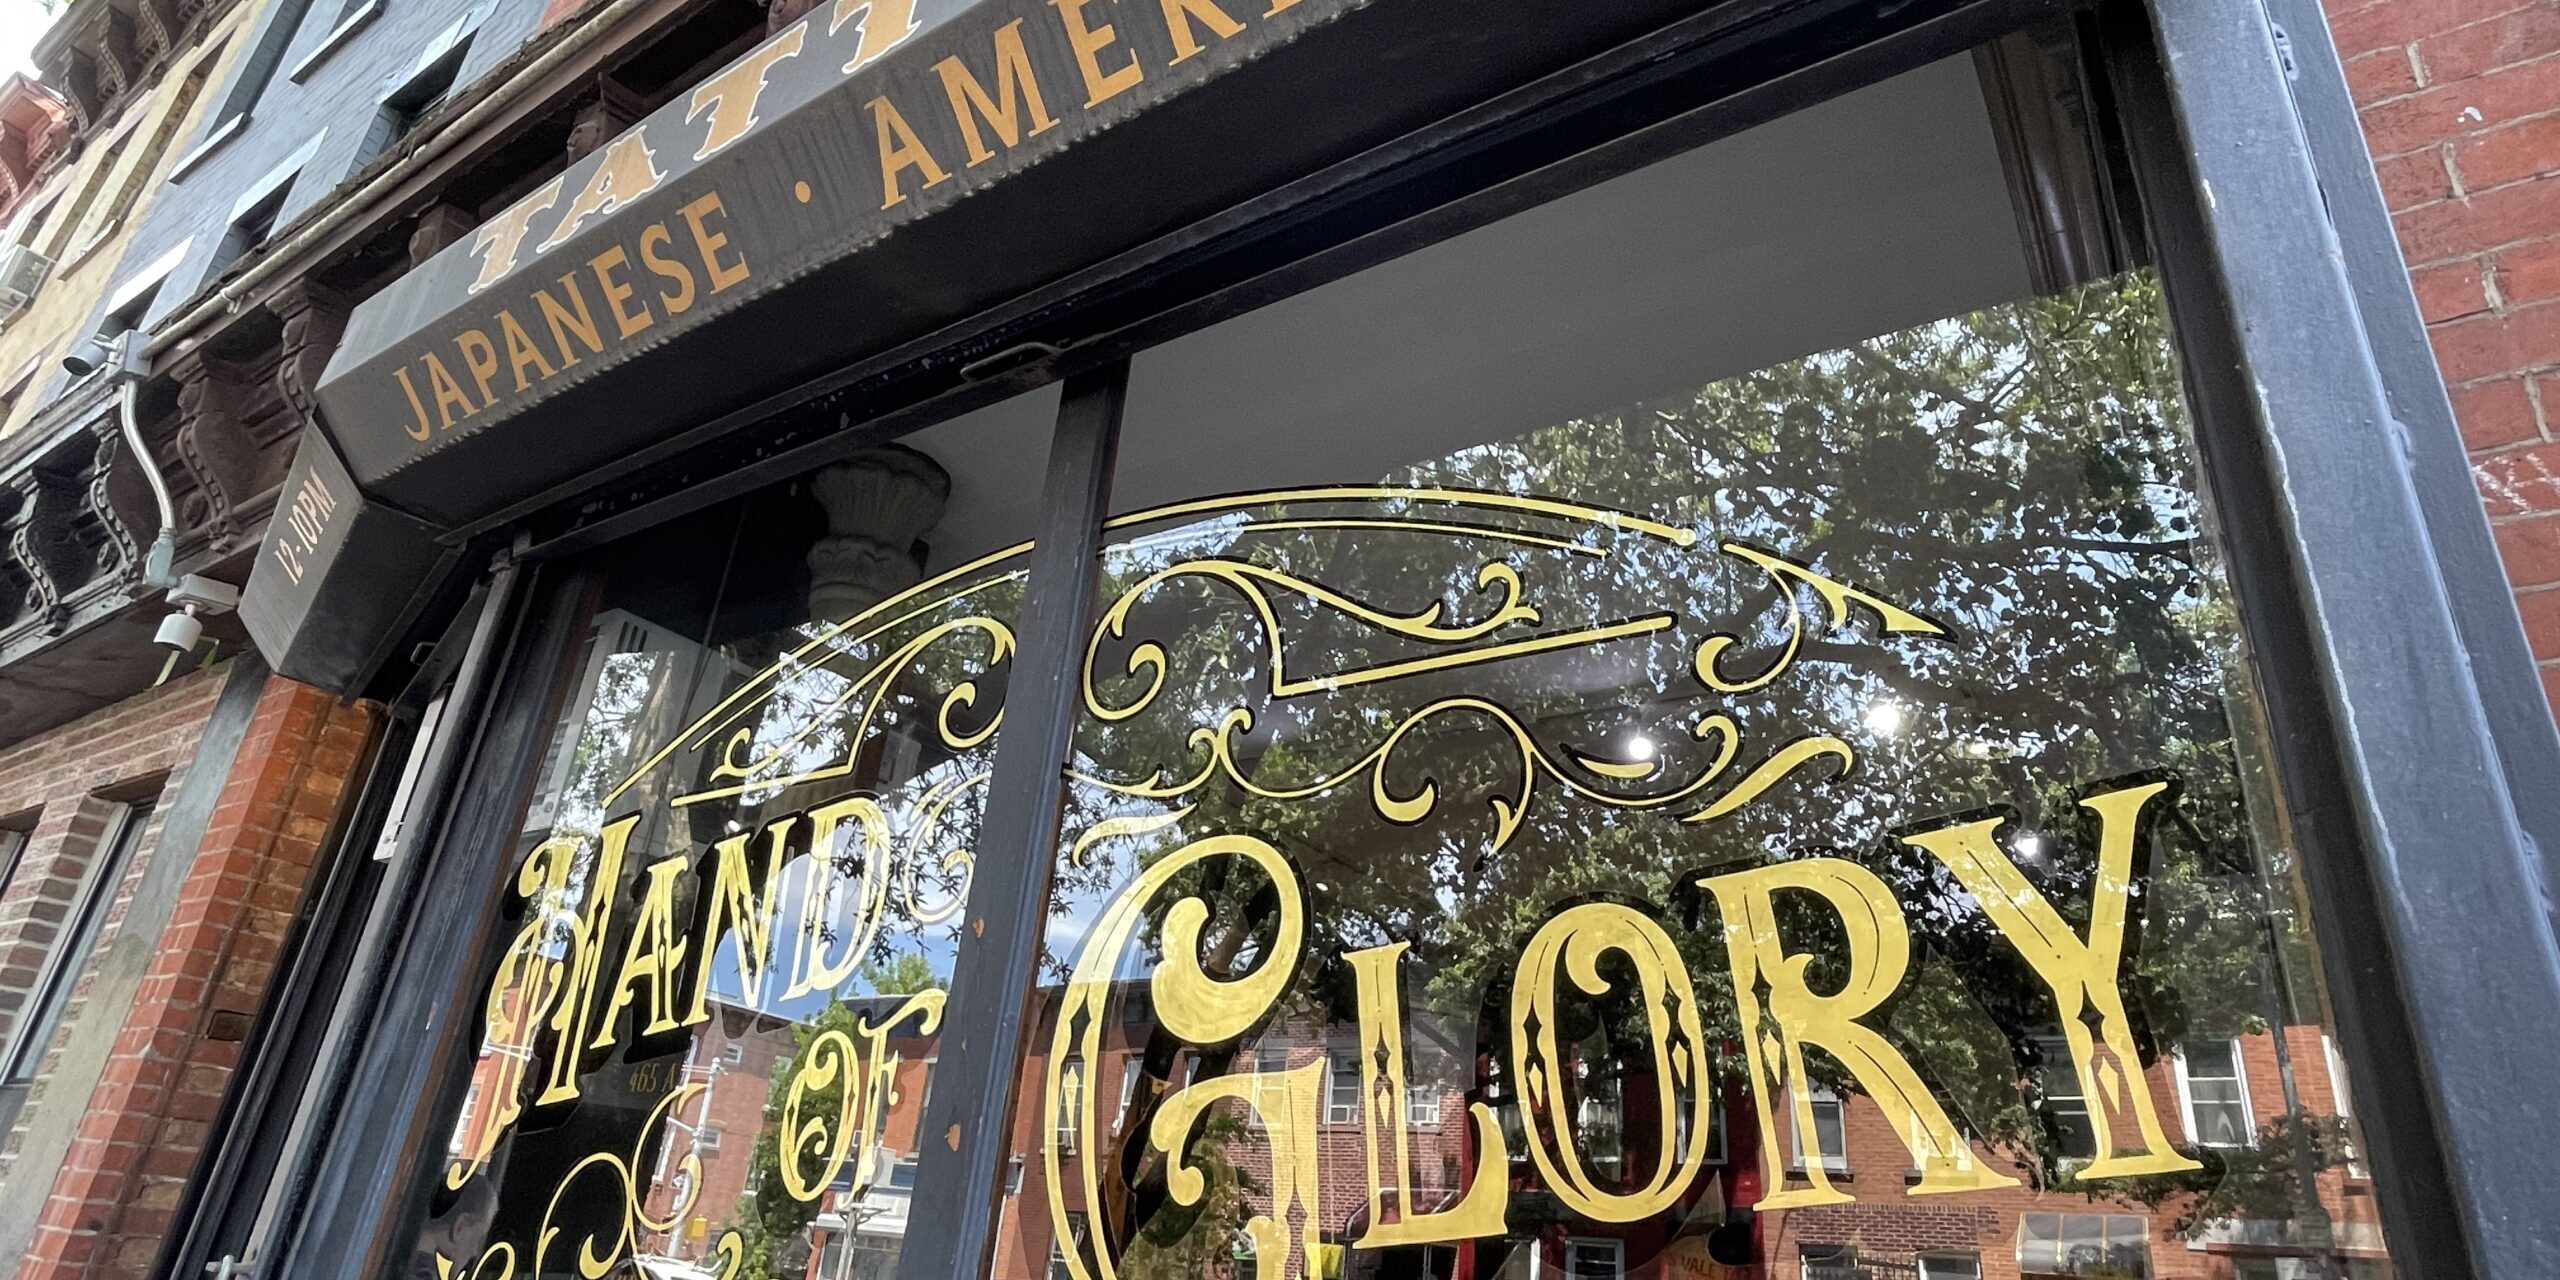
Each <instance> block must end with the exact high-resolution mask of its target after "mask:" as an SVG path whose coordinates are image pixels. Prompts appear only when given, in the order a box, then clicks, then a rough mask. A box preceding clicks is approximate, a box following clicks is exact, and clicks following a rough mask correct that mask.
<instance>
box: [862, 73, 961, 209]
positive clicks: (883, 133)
mask: <svg viewBox="0 0 2560 1280" xmlns="http://www.w3.org/2000/svg"><path fill="white" fill-rule="evenodd" d="M868 106H869V110H870V112H871V127H872V132H873V134H874V135H876V137H877V139H878V141H879V145H880V192H881V195H880V207H881V208H883V209H886V208H888V207H890V206H891V205H894V204H896V203H898V202H899V201H901V200H904V199H906V198H907V193H906V192H905V191H904V190H903V189H901V187H900V185H899V179H898V175H899V174H902V173H904V172H906V171H907V170H909V169H913V170H915V171H916V172H917V173H919V174H921V175H923V177H924V185H925V186H927V187H933V186H938V185H940V184H942V183H944V182H948V181H950V179H951V175H950V174H949V173H947V172H945V171H944V170H943V167H942V166H941V165H939V164H937V163H935V162H934V159H933V152H931V151H929V150H926V149H925V145H924V140H923V139H922V138H919V137H917V136H916V131H915V129H914V128H913V127H911V126H910V125H908V124H907V118H906V117H905V116H902V115H900V114H898V108H897V107H896V105H895V104H893V103H891V102H890V101H889V100H888V99H887V98H873V99H872V100H871V101H870V103H869V104H868Z"/></svg>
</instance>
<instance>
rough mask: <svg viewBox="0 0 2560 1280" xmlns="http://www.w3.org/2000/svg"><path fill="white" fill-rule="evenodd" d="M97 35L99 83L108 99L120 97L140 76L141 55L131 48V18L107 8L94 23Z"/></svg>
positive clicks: (138, 80) (137, 81)
mask: <svg viewBox="0 0 2560 1280" xmlns="http://www.w3.org/2000/svg"><path fill="white" fill-rule="evenodd" d="M101 7H103V6H101ZM96 36H97V50H98V52H97V58H98V78H99V83H100V84H101V85H102V86H103V87H105V89H106V91H107V96H108V97H109V98H110V99H113V98H121V97H123V96H124V95H125V92H126V91H127V90H129V89H132V88H133V87H134V85H135V84H137V83H139V82H140V80H141V78H142V56H141V54H140V53H138V52H137V51H136V50H135V49H134V47H133V19H131V18H128V17H126V16H125V15H124V14H123V13H122V12H120V11H118V10H115V9H107V10H106V16H105V17H103V18H100V19H99V20H98V22H97V32H96Z"/></svg>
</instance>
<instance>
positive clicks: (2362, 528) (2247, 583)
mask: <svg viewBox="0 0 2560 1280" xmlns="http://www.w3.org/2000/svg"><path fill="white" fill-rule="evenodd" d="M2110 16H2111V17H2112V18H2113V19H2114V20H2113V21H2112V22H2111V23H2110V35H2111V37H2113V38H2114V41H2113V42H2114V44H2115V46H2116V56H2115V57H2114V58H2113V60H2112V69H2113V70H2114V71H2115V73H2116V78H2117V87H2118V89H2119V90H2120V92H2121V93H2122V94H2123V97H2124V101H2125V110H2124V123H2125V128H2126V132H2127V141H2128V143H2129V147H2130V150H2131V153H2132V156H2133V159H2134V163H2135V165H2136V168H2137V170H2138V172H2139V173H2140V175H2141V177H2142V179H2143V182H2142V184H2141V185H2142V188H2143V196H2144V199H2145V201H2146V203H2147V205H2148V206H2149V208H2150V210H2151V217H2152V222H2151V227H2152V232H2153V235H2154V236H2155V238H2156V242H2157V243H2158V245H2159V258H2160V263H2161V271H2162V274H2163V277H2164V282H2165V284H2166V286H2167V290H2168V294H2169V301H2170V306H2171V310H2172V312H2173V314H2174V316H2175V319H2176V321H2177V327H2178V329H2179V332H2180V337H2181V342H2182V344H2183V345H2184V347H2185V356H2186V365H2187V372H2188V377H2189V381H2190V390H2191V394H2192V395H2193V396H2194V397H2195V399H2196V401H2197V406H2198V411H2199V417H2200V419H2201V421H2200V424H2199V431H2200V435H2201V446H2202V448H2203V451H2204V454H2205V459H2206V464H2207V480H2208V488H2209V489H2210V490H2211V491H2212V496H2213V498H2214V500H2215V504H2216V507H2217V510H2218V512H2219V514H2220V523H2221V525H2222V527H2223V533H2224V537H2225V540H2226V544H2227V548H2228V551H2229V554H2230V556H2231V558H2232V561H2233V577H2234V579H2235V586H2236V588H2237V595H2238V598H2239V606H2240V609H2241V614H2242V619H2243V622H2244V625H2245V626H2246V628H2247V632H2248V636H2249V641H2250V645H2251V648H2252V656H2253V658H2254V660H2255V663H2254V665H2255V667H2256V674H2257V675H2258V677H2259V681H2260V689H2261V694H2262V697H2263V698H2264V701H2265V704H2266V708H2267V712H2268V716H2269V719H2270V722H2271V729H2272V735H2271V736H2272V738H2273V747H2274V750H2275V752H2276V754H2277V762H2278V769H2279V773H2280V774H2281V776H2282V779H2283V787H2284V790H2285V797H2284V798H2285V802H2286V805H2287V808H2288V810H2289V813H2288V815H2287V817H2288V819H2289V821H2290V824H2291V827H2292V830H2293V834H2294V835H2295V837H2296V841H2297V845H2298V850H2297V852H2298V854H2299V856H2300V857H2301V860H2302V866H2303V873H2304V878H2305V880H2306V882H2307V885H2308V888H2309V891H2310V894H2311V899H2312V901H2311V906H2312V908H2313V911H2314V914H2315V917H2316V923H2317V924H2318V925H2319V927H2320V947H2319V951H2320V955H2321V959H2322V964H2323V968H2324V970H2325V976H2326V978H2327V980H2328V983H2329V986H2330V989H2331V994H2332V1002H2333V1004H2334V1012H2335V1015H2336V1018H2337V1022H2338V1025H2339V1030H2340V1032H2341V1035H2340V1044H2339V1049H2340V1052H2341V1054H2342V1056H2343V1057H2344V1058H2345V1059H2346V1061H2347V1064H2348V1067H2349V1069H2350V1071H2351V1073H2352V1074H2353V1077H2354V1081H2355V1088H2356V1091H2357V1097H2356V1100H2355V1102H2356V1105H2355V1111H2356V1115H2357V1117H2358V1119H2359V1120H2360V1122H2361V1123H2362V1124H2363V1126H2364V1128H2365V1130H2366V1136H2367V1142H2368V1145H2369V1146H2370V1147H2371V1148H2372V1150H2371V1152H2370V1153H2369V1154H2370V1156H2371V1157H2372V1159H2373V1162H2374V1166H2375V1168H2374V1173H2375V1178H2374V1182H2375V1186H2376V1190H2377V1194H2378V1196H2379V1199H2380V1202H2381V1206H2382V1209H2383V1215H2384V1225H2385V1230H2386V1233H2387V1234H2388V1236H2389V1238H2390V1244H2391V1246H2392V1249H2391V1252H2392V1257H2393V1261H2394V1263H2395V1265H2397V1266H2398V1267H2399V1268H2400V1270H2401V1274H2403V1275H2408V1276H2411V1277H2416V1278H2418V1280H2462V1278H2471V1277H2488V1276H2510V1275H2549V1274H2555V1273H2560V1223H2555V1222H2554V1221H2553V1220H2552V1219H2551V1217H2550V1215H2549V1213H2548V1212H2547V1206H2549V1205H2550V1204H2551V1203H2553V1201H2554V1200H2555V1198H2560V1149H2555V1148H2554V1147H2553V1146H2552V1145H2551V1144H2550V1143H2549V1142H2548V1141H2546V1140H2545V1138H2544V1135H2543V1134H2542V1132H2541V1130H2540V1128H2539V1127H2538V1126H2536V1125H2532V1124H2520V1123H2517V1119H2518V1118H2520V1117H2525V1116H2532V1115H2538V1114H2540V1109H2541V1107H2542V1103H2541V1100H2540V1096H2539V1093H2538V1091H2537V1089H2536V1086H2537V1085H2538V1084H2539V1077H2540V1075H2541V1074H2543V1073H2544V1072H2545V1071H2547V1069H2548V1068H2547V1064H2548V1063H2549V1062H2550V1061H2552V1060H2553V1059H2554V1058H2555V1057H2560V981H2555V975H2560V963H2556V962H2560V955H2555V950H2554V946H2553V940H2552V935H2551V928H2550V917H2549V915H2548V899H2547V896H2546V888H2545V885H2544V884H2543V882H2542V878H2541V876H2540V874H2539V871H2540V868H2541V866H2542V860H2541V858H2540V856H2539V855H2538V854H2537V853H2536V852H2535V851H2534V850H2533V848H2532V845H2531V842H2530V840H2529V839H2528V838H2527V835H2526V832H2525V829H2524V828H2523V826H2522V825H2521V824H2520V822H2519V814H2518V810H2517V807H2516V804H2515V800H2514V796H2513V794H2512V793H2511V792H2510V790H2509V788H2508V786H2507V782H2506V780H2507V776H2508V774H2507V771H2506V770H2507V762H2506V761H2505V759H2504V757H2503V755H2502V753H2501V751H2500V749H2499V742H2498V740H2497V736H2496V734H2495V733H2494V732H2493V730H2492V727H2491V718H2490V713H2489V711H2488V709H2487V707H2486V706H2484V694H2485V693H2486V692H2487V689H2486V687H2484V684H2483V683H2482V681H2481V680H2480V678H2479V676H2478V675H2477V674H2476V673H2475V671H2474V670H2473V666H2472V661H2471V657H2472V654H2473V652H2474V649H2473V648H2472V647H2471V645H2470V644H2468V643H2466V642H2467V641H2468V640H2471V639H2472V638H2473V637H2467V636H2466V635H2465V634H2464V632H2463V631H2462V630H2461V629H2460V628H2459V627H2458V625H2457V622H2456V609H2455V604H2454V601H2453V600H2452V598H2451V596H2450V594H2449V590H2448V586H2447V582H2446V577H2445V573H2444V570H2443V564H2442V561H2441V559H2440V557H2442V556H2443V555H2444V554H2445V553H2446V548H2445V547H2444V545H2443V544H2441V543H2439V542H2437V541H2436V540H2435V538H2434V537H2433V536H2432V530H2431V528H2430V519H2429V515H2428V513H2427V512H2425V511H2424V510H2422V505H2421V500H2420V497H2419V494H2418V492H2417V488H2416V477H2415V476H2414V475H2413V472H2412V465H2411V460H2410V456H2409V452H2408V450H2409V440H2408V438H2407V433H2406V430H2405V429H2404V425H2403V423H2402V422H2401V421H2400V420H2399V419H2398V418H2397V417H2396V416H2395V415H2394V413H2393V412H2392V408H2391V403H2390V397H2389V395H2388V394H2387V393H2386V391H2385V387H2384V382H2385V374H2384V372H2383V369H2382V367H2381V365H2380V363H2379V362H2378V361H2377V359H2376V354H2375V349H2374V346H2373V338H2372V331H2371V330H2370V329H2369V328H2368V327H2367V326H2368V324H2369V322H2370V316H2369V315H2368V314H2367V313H2366V312H2365V311H2364V309H2363V307H2362V306H2361V305H2360V302H2361V300H2360V298H2359V297H2358V294H2357V290H2356V287H2355V286H2354V284H2353V283H2351V282H2350V280H2349V279H2348V275H2347V271H2346V268H2345V266H2344V258H2345V254H2344V253H2343V251H2342V249H2341V244H2340V239H2339V236H2338V233H2337V229H2336V228H2335V227H2334V226H2333V224H2332V222H2331V220H2330V213H2329V200H2330V199H2331V198H2332V197H2330V196H2329V194H2328V193H2327V192H2325V191H2324V190H2323V188H2322V186H2321V183H2320V181H2319V179H2318V176H2317V175H2316V174H2315V173H2314V172H2313V169H2312V162H2311V157H2310V155H2309V153H2308V150H2307V148H2306V144H2305V141H2304V129H2305V127H2306V125H2305V116H2304V114H2303V109H2302V104H2300V103H2298V102H2297V100H2296V98H2295V96H2294V82H2295V79H2296V77H2297V76H2298V75H2299V74H2300V71H2299V68H2300V67H2302V66H2303V65H2305V64H2306V63H2308V62H2310V61H2314V60H2328V61H2330V62H2332V63H2333V64H2334V54H2333V53H2332V52H2331V51H2330V50H2329V49H2328V48H2327V47H2326V43H2325V41H2321V40H2318V39H2317V35H2316V33H2314V38H2313V39H2312V40H2306V39H2304V38H2302V37H2301V36H2295V37H2293V38H2291V39H2289V40H2288V41H2287V42H2286V43H2287V44H2289V46H2290V48H2289V49H2280V48H2279V45H2278V41H2277V36H2276V33H2275V31H2274V29H2273V27H2272V26H2271V24H2270V23H2269V20H2268V14H2267V11H2266V10H2265V9H2264V8H2262V7H2260V5H2259V4H2258V3H2257V0H2152V8H2151V11H2150V13H2149V15H2148V19H2147V21H2148V25H2149V32H2148V33H2147V35H2146V33H2145V32H2144V31H2143V30H2142V27H2143V25H2144V23H2145V21H2146V19H2145V16H2144V15H2143V14H2141V13H2140V12H2138V11H2135V10H2133V9H2132V8H2131V7H2130V6H2127V7H2126V8H2125V9H2122V10H2118V11H2115V12H2114V13H2112V14H2111V15H2110ZM2155 41H2156V48H2157V49H2158V52H2156V53H2155V52H2153V51H2152V48H2151V47H2150V46H2152V45H2153V42H2155ZM2333 70H2334V68H2333ZM2326 109H2327V110H2330V111H2336V110H2343V109H2344V108H2343V106H2342V105H2341V104H2339V103H2331V104H2328V107H2327V108H2326ZM2321 110H2322V108H2320V107H2319V106H2318V105H2317V104H2315V105H2314V107H2313V109H2312V110H2311V112H2310V114H2311V115H2313V116H2317V115H2319V114H2321ZM2341 126H2342V122H2338V121H2334V120H2332V121H2330V122H2328V124H2327V125H2325V126H2324V127H2326V128H2338V127H2341ZM2343 127H2344V128H2348V129H2352V128H2353V127H2354V126H2353V120H2352V116H2351V115H2350V117H2349V118H2348V119H2347V120H2346V121H2344V122H2343ZM2368 180H2370V175H2369V174H2368ZM2367 234H2370V231H2369V230H2368V232H2367ZM2386 234H2387V232H2386ZM2400 287H2401V288H2403V289H2405V288H2406V284H2405V280H2404V282H2403V283H2402V284H2401V286H2400ZM2433 376H2434V375H2433V372H2432V369H2430V370H2429V372H2428V373H2427V374H2426V377H2428V378H2429V379H2432V378H2433ZM2466 488H2467V486H2466ZM2463 501H2464V503H2465V504H2467V505H2468V507H2469V510H2468V514H2467V517H2466V518H2467V520H2468V521H2470V522H2472V523H2474V524H2480V525H2485V517H2484V516H2483V515H2482V513H2481V511H2480V509H2479V506H2478V503H2477V499H2476V497H2475V496H2473V495H2470V494H2468V493H2467V492H2466V494H2465V496H2464V499H2463ZM2435 518H2436V519H2438V520H2442V519H2448V518H2450V513H2447V512H2445V511H2444V510H2443V509H2442V508H2441V507H2440V508H2439V509H2438V510H2437V512H2436V513H2435ZM2481 532H2482V534H2483V535H2485V529H2482V530H2481ZM2477 634H2478V633H2477V632H2475V633H2474V636H2477ZM2492 657H2493V659H2494V657H2495V655H2494V654H2493V655H2492ZM2538 710H2539V709H2537V712H2538ZM2544 785H2546V786H2547V785H2548V783H2547V779H2546V781H2545V784H2544ZM2537 1206H2540V1207H2537Z"/></svg>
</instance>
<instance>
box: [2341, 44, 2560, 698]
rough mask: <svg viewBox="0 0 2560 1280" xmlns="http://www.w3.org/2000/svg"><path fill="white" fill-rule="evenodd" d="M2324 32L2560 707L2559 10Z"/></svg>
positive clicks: (2531, 633) (2549, 687)
mask: <svg viewBox="0 0 2560 1280" xmlns="http://www.w3.org/2000/svg"><path fill="white" fill-rule="evenodd" d="M2329 22H2330V30H2331V34H2332V35H2333V36H2334V37H2335V38H2336V40H2337V44H2338V53H2339V56H2340V57H2341V58H2342V59H2344V60H2345V62H2346V66H2347V80H2348V84H2349V85H2350V87H2351V88H2352V89H2353V90H2354V92H2355V96H2356V102H2357V105H2358V107H2359V109H2360V112H2361V114H2362V116H2363V119H2364V128H2365V141H2366V143H2367V144H2368V145H2369V146H2370V147H2371V148H2372V151H2373V155H2374V168H2375V172H2376V173H2378V174H2379V175H2380V176H2381V179H2382V189H2383V195H2384V198H2385V200H2386V201H2387V203H2388V204H2389V205H2390V207H2391V212H2392V219H2393V221H2394V222H2395V223H2396V224H2397V226H2398V228H2399V232H2400V247H2401V251H2402V252H2403V253H2404V254H2405V255H2407V257H2408V260H2409V266H2410V281H2411V283H2412V284H2413V285H2414V286H2415V287H2416V289H2417V294H2418V306H2419V310H2420V312H2421V313H2422V314H2424V315H2425V317H2426V320H2427V325H2428V328H2429V330H2430V332H2431V334H2432V335H2433V337H2434V340H2435V347H2436V358H2437V361H2438V363H2439V364H2441V365H2442V366H2443V369H2444V377H2445V383H2446V385H2447V386H2448V387H2450V388H2451V389H2452V392H2453V406H2454V412H2455V415H2456V417H2457V418H2459V419H2460V421H2461V424H2462V435H2463V440H2464V442H2465V443H2466V444H2467V445H2468V446H2469V447H2470V451H2471V459H2472V471H2473V474H2474V476H2475V477H2476V478H2477V479H2478V480H2479V483H2480V492H2481V497H2482V500H2483V501H2484V502H2485V503H2486V504H2487V506H2488V510H2489V517H2490V519H2491V520H2492V521H2493V522H2495V524H2496V527H2497V536H2498V546H2499V548H2500V550H2501V551H2502V552H2503V553H2504V554H2505V556H2506V563H2507V575H2508V577H2509V578H2510V579H2511V580H2512V581H2513V582H2514V584H2515V588H2516V600H2517V603H2518V605H2519V606H2520V607H2521V608H2522V610H2523V613H2524V620H2525V630H2526V632H2527V634H2528V635H2529V636H2530V637H2531V639H2532V641H2533V651H2534V657H2535V658H2536V659H2538V660H2539V661H2540V662H2541V664H2542V676H2543V688H2544V689H2545V690H2546V691H2547V692H2549V693H2550V694H2551V695H2552V696H2553V697H2554V699H2555V700H2556V701H2560V5H2554V4H2552V3H2549V0H2527V2H2519V0H2378V2H2372V3H2368V2H2367V0H2329Z"/></svg>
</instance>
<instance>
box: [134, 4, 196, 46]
mask: <svg viewBox="0 0 2560 1280" xmlns="http://www.w3.org/2000/svg"><path fill="white" fill-rule="evenodd" d="M133 11H134V14H135V16H136V17H137V18H139V19H140V29H141V30H140V34H141V36H142V47H143V48H144V50H145V51H146V52H147V54H148V56H149V57H150V58H151V59H152V60H154V61H157V60H160V59H163V58H166V57H168V56H169V54H170V52H171V51H172V50H175V49H176V48H177V47H178V37H179V35H180V33H181V32H182V31H183V30H184V29H185V23H184V21H183V20H181V19H180V18H179V17H178V10H177V6H176V5H174V4H172V3H171V2H170V0H135V3H134V6H133Z"/></svg>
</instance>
